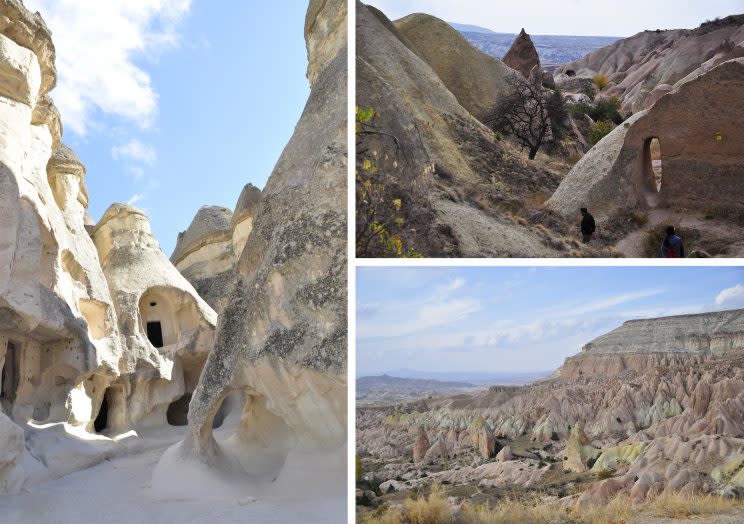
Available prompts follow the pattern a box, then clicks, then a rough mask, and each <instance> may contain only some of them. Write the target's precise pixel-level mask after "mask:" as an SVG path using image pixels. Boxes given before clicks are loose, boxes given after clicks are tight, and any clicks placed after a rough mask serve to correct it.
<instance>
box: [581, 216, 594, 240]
mask: <svg viewBox="0 0 744 524" xmlns="http://www.w3.org/2000/svg"><path fill="white" fill-rule="evenodd" d="M581 216H582V217H583V218H582V219H581V237H582V240H583V242H584V244H588V243H589V241H590V240H591V239H592V235H593V234H594V231H595V230H596V229H597V227H596V225H595V224H594V217H593V216H592V215H591V214H590V213H589V211H587V209H586V208H585V207H582V208H581Z"/></svg>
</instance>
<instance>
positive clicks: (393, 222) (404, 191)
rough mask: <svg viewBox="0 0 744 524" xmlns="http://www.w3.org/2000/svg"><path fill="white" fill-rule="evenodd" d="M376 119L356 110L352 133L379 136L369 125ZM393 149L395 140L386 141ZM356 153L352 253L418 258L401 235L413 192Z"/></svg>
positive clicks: (373, 161) (374, 161)
mask: <svg viewBox="0 0 744 524" xmlns="http://www.w3.org/2000/svg"><path fill="white" fill-rule="evenodd" d="M377 117H378V114H377V112H376V111H375V110H374V109H372V108H366V109H361V108H359V107H357V109H356V133H357V136H359V135H361V134H380V135H382V133H377V131H375V130H374V128H373V126H372V123H373V121H374V119H375V118H377ZM389 138H390V139H391V140H392V141H393V143H394V144H395V147H396V153H395V154H397V147H398V142H397V139H396V138H395V137H389ZM365 153H366V152H365V151H360V152H359V153H358V158H357V173H356V231H357V234H356V250H357V255H358V256H385V257H391V256H392V257H414V258H415V257H420V256H421V254H420V253H418V252H417V251H416V250H415V249H413V248H412V247H410V246H406V245H405V244H404V241H403V238H402V235H401V232H402V230H403V229H404V228H405V226H406V218H405V214H406V213H405V210H404V209H403V208H404V206H409V205H412V204H411V201H412V200H413V199H414V198H415V196H416V195H417V192H415V191H413V188H401V187H400V185H399V184H398V183H395V182H396V181H394V180H392V179H391V177H389V176H387V175H385V174H384V173H383V172H382V170H381V169H380V164H379V161H378V159H377V158H367V157H366V156H365Z"/></svg>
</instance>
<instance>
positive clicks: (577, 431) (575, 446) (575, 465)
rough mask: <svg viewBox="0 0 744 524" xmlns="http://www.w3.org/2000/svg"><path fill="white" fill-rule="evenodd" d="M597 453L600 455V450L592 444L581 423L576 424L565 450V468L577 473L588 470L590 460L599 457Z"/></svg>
mask: <svg viewBox="0 0 744 524" xmlns="http://www.w3.org/2000/svg"><path fill="white" fill-rule="evenodd" d="M597 455H599V450H597V449H595V448H594V447H593V446H592V445H591V443H590V442H589V438H588V437H587V436H586V433H584V429H583V428H582V427H581V424H575V425H574V427H573V428H571V434H570V435H569V437H568V442H566V449H565V450H564V452H563V467H564V469H566V470H568V471H573V472H576V473H581V472H582V471H586V470H587V469H589V466H588V462H589V460H590V459H595V458H597Z"/></svg>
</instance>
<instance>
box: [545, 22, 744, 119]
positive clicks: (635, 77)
mask: <svg viewBox="0 0 744 524" xmlns="http://www.w3.org/2000/svg"><path fill="white" fill-rule="evenodd" d="M742 56H744V15H734V16H729V17H726V18H724V19H722V20H718V21H714V22H709V23H706V24H703V25H701V26H700V27H698V28H697V29H691V30H690V29H674V30H669V31H659V30H657V31H644V32H642V33H638V34H637V35H635V36H632V37H630V38H625V39H622V40H618V41H617V42H615V43H614V44H612V45H610V46H607V47H603V48H602V49H598V50H596V51H593V52H591V53H589V54H588V55H586V56H585V57H584V58H582V59H581V60H577V61H576V62H572V63H570V64H566V65H564V66H563V67H561V68H559V69H558V70H557V71H556V80H557V81H558V82H559V83H560V82H561V79H562V78H564V77H568V76H571V77H573V76H576V77H583V78H592V77H594V76H595V75H596V74H598V73H599V74H603V75H605V76H606V77H608V79H609V81H610V86H609V87H608V88H607V90H606V94H607V95H608V96H619V97H620V99H621V101H622V109H623V111H625V112H627V111H632V112H633V113H637V112H638V111H641V110H643V109H647V108H649V107H650V106H651V104H652V103H653V101H654V99H658V95H656V94H654V91H655V90H657V89H660V90H668V89H669V87H668V86H673V87H677V85H678V83H679V82H680V81H684V79H685V78H686V77H688V76H689V75H691V74H692V75H694V76H698V75H699V74H701V73H704V72H706V71H708V70H710V69H711V68H713V67H715V66H717V65H719V64H721V63H723V62H725V61H727V60H731V59H733V58H738V57H742ZM711 98H712V97H711Z"/></svg>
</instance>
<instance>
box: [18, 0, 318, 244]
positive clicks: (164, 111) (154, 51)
mask: <svg viewBox="0 0 744 524" xmlns="http://www.w3.org/2000/svg"><path fill="white" fill-rule="evenodd" d="M25 3H26V5H27V7H29V8H30V9H32V10H38V11H40V12H41V13H42V16H44V19H45V20H46V22H47V24H48V25H49V27H50V29H51V30H52V32H53V38H54V42H55V46H56V48H57V69H58V75H59V81H58V86H57V88H56V89H55V90H54V91H52V93H51V95H52V97H53V98H54V99H55V103H56V104H57V106H58V107H59V109H60V112H61V114H62V121H63V125H64V127H65V131H64V137H63V141H64V142H65V143H67V144H68V145H70V146H71V147H72V148H73V149H75V151H76V152H77V153H78V155H79V156H80V158H81V159H82V161H83V163H84V164H85V166H86V168H87V171H88V174H87V180H86V181H87V184H88V190H89V193H90V208H89V211H90V213H91V215H92V216H93V218H94V220H98V219H99V218H100V217H101V216H102V214H103V212H104V211H105V210H106V209H107V208H108V206H109V205H111V204H112V203H114V202H130V203H133V204H134V205H135V206H137V207H140V208H141V209H144V210H145V211H147V213H148V214H149V216H150V220H151V224H152V228H153V231H154V233H155V235H156V237H157V238H158V240H159V241H160V244H161V247H162V249H163V251H164V252H165V253H166V254H167V255H170V253H171V251H172V250H173V247H174V246H175V241H176V235H177V234H178V232H179V231H182V230H184V229H186V227H188V225H189V223H190V222H191V219H192V218H193V216H194V215H195V214H196V211H197V210H198V209H199V207H201V206H202V205H222V206H225V207H229V208H231V209H232V208H233V206H234V205H235V202H236V201H237V199H238V195H239V194H240V190H241V189H242V187H243V186H244V185H245V184H246V183H247V182H252V183H253V184H255V185H256V186H258V187H260V188H263V186H264V185H265V183H266V180H267V178H268V176H269V175H270V174H271V170H272V169H273V167H274V164H275V163H276V161H277V160H278V158H279V155H280V153H281V151H282V150H283V149H284V146H285V145H286V143H287V142H288V140H289V138H290V136H291V135H292V132H293V130H294V126H295V124H296V123H297V120H298V119H299V117H300V114H301V112H302V109H303V107H304V105H305V102H306V100H307V97H308V95H309V92H310V90H309V85H308V82H307V79H306V78H305V71H306V67H307V54H306V50H305V42H304V38H303V30H304V19H305V11H306V9H307V0H284V1H282V2H252V1H251V2H248V1H241V0H223V1H221V2H214V1H209V0H106V2H100V1H96V0H26V2H25Z"/></svg>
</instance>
